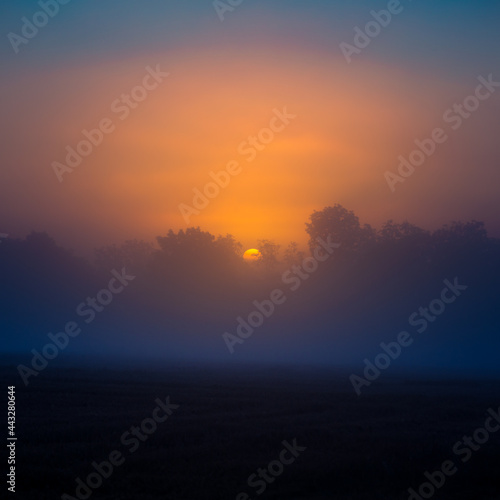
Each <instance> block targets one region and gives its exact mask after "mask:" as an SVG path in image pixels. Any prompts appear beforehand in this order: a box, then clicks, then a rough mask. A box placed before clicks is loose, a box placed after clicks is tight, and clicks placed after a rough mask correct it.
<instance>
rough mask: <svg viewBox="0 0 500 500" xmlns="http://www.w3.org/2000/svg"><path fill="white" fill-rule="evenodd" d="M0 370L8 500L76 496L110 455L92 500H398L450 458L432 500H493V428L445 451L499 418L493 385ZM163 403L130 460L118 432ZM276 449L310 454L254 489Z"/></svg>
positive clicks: (496, 458)
mask: <svg viewBox="0 0 500 500" xmlns="http://www.w3.org/2000/svg"><path fill="white" fill-rule="evenodd" d="M1 375H2V376H1V378H2V382H3V387H4V388H5V389H4V390H5V392H6V391H7V386H8V385H12V384H15V385H16V395H17V415H16V417H17V437H18V441H17V450H16V453H17V454H16V460H17V463H16V466H17V470H16V475H17V483H16V486H17V487H16V494H15V495H14V494H9V495H8V496H9V497H10V498H17V499H36V500H44V499H60V498H61V496H62V495H63V494H64V493H67V494H69V495H71V496H72V497H74V498H77V496H76V494H75V488H76V482H75V480H76V478H77V477H80V478H82V479H83V480H85V479H86V478H87V476H88V475H89V473H91V472H92V471H93V469H92V466H91V464H92V462H93V461H96V462H102V461H103V460H107V459H108V457H109V455H110V453H111V452H112V451H113V450H118V451H120V452H121V453H122V455H123V457H125V462H124V463H123V464H122V465H120V466H118V467H115V469H114V471H113V473H112V474H111V475H110V477H108V478H107V479H104V480H103V484H102V486H100V487H99V488H97V489H95V490H92V494H91V495H90V497H89V498H91V499H94V498H95V499H120V500H146V499H147V500H157V499H164V500H168V499H172V500H174V499H175V500H184V499H185V500H197V499H217V500H218V499H231V500H234V499H236V498H240V499H241V500H244V499H246V498H247V497H246V496H245V495H242V496H240V497H238V494H239V493H246V494H247V495H248V498H252V499H255V498H259V499H262V500H265V499H280V500H285V499H310V500H319V499H328V500H330V499H339V500H344V499H346V500H347V499H354V500H356V499H360V500H361V499H366V500H377V499H407V498H408V497H409V494H408V491H407V490H408V488H409V487H414V488H417V489H418V487H419V485H420V484H421V483H422V482H424V481H425V480H426V479H425V477H424V472H425V471H430V472H433V471H435V470H436V469H438V468H440V467H441V464H442V463H443V462H444V461H445V460H450V459H451V460H453V461H454V463H455V464H456V465H457V472H456V473H455V474H454V475H453V476H451V477H449V478H447V479H446V482H445V484H444V486H443V487H442V488H440V489H439V490H438V491H437V492H436V493H435V494H434V498H436V499H437V498H439V499H454V500H461V499H464V500H471V499H473V500H497V499H500V479H499V478H500V474H499V470H500V432H497V433H492V434H491V435H490V436H489V439H488V441H487V442H486V443H484V444H483V445H482V446H481V447H480V449H478V450H477V451H474V452H472V455H471V456H470V459H469V460H467V461H466V463H463V462H462V458H465V453H464V454H463V455H460V456H459V455H456V454H454V453H453V447H454V445H455V443H456V442H457V441H459V440H461V439H462V438H463V437H464V436H466V435H471V434H473V432H474V431H475V430H476V429H477V428H479V427H482V426H483V425H484V422H485V419H486V417H487V413H486V412H487V410H488V409H489V408H493V409H494V410H498V408H499V406H500V388H499V384H498V383H497V382H463V381H456V382H455V381H446V382H442V381H441V382H433V381H415V380H412V379H409V378H406V379H405V378H401V379H389V378H388V377H387V376H384V377H381V379H380V380H378V381H377V382H375V383H374V384H373V385H372V387H370V388H368V389H366V390H365V393H364V394H363V395H361V396H360V397H358V396H356V394H354V392H353V390H352V387H351V386H350V384H349V382H348V379H347V377H346V376H345V375H344V376H340V375H335V374H332V373H318V372H316V373H312V372H306V371H300V370H293V371H287V370H278V369H275V370H271V369H266V370H256V369H252V368H245V369H242V368H240V369H239V370H238V371H233V370H229V369H228V370H215V369H208V368H207V369H200V368H198V369H193V368H184V369H175V370H174V369H166V370H163V371H154V372H153V371H151V372H149V373H148V372H146V371H134V370H130V371H119V370H97V369H93V370H90V369H88V370H86V369H53V370H51V369H50V368H48V369H47V370H45V371H44V372H42V373H41V374H40V375H39V376H38V378H37V379H36V380H35V379H32V380H33V381H32V382H31V383H30V385H29V386H28V387H26V388H25V387H24V386H23V385H22V383H21V381H20V379H19V378H18V377H17V375H16V371H15V369H13V368H10V369H7V368H2V370H1ZM167 396H170V401H171V403H175V404H178V405H179V408H178V409H176V410H174V411H173V413H172V415H171V416H170V417H169V418H168V420H167V421H166V422H164V423H161V424H159V425H158V429H157V430H156V431H155V432H153V433H152V434H151V435H150V436H149V437H148V438H147V440H146V441H144V442H141V443H140V444H139V447H138V448H137V450H135V451H134V452H130V448H131V447H132V445H131V444H128V445H124V444H123V443H122V440H121V436H122V435H123V433H124V432H126V431H128V430H130V428H131V426H134V425H140V424H141V422H142V421H143V420H144V419H145V418H147V417H151V415H152V412H153V409H154V408H155V407H156V403H155V400H156V398H160V399H163V400H165V398H166V397H167ZM5 420H6V419H5ZM148 429H149V428H148ZM284 440H286V441H288V442H289V443H291V444H292V443H293V440H296V443H297V445H298V446H300V447H306V449H305V450H304V451H301V452H300V453H299V454H298V457H296V459H295V461H294V462H293V463H291V464H288V465H284V466H283V471H282V473H281V474H279V475H277V476H276V477H273V476H272V474H269V475H268V476H267V477H269V478H270V480H272V482H270V483H269V484H268V483H267V481H265V480H259V478H255V477H254V480H255V481H256V482H255V483H254V486H249V484H248V482H247V481H248V478H249V476H251V475H252V474H254V473H256V472H257V469H258V468H264V469H267V467H268V465H269V464H270V462H272V461H274V460H277V459H279V458H280V453H281V451H282V449H283V444H282V442H283V441H284ZM290 456H291V455H289V454H287V455H286V458H287V459H288V458H289V457H290ZM5 463H6V459H5V460H3V464H5ZM274 466H275V467H277V468H276V469H273V470H276V471H277V472H278V473H279V472H280V471H279V467H280V466H279V464H276V463H274ZM2 470H4V469H2ZM4 477H5V476H4ZM94 479H95V478H94ZM258 481H260V482H258ZM262 484H266V489H265V491H263V492H262V493H261V494H260V495H259V494H257V491H260V490H262ZM3 488H5V491H6V489H7V485H6V484H5V485H4V486H3ZM427 491H428V490H424V492H425V493H427ZM84 493H85V492H84ZM2 495H3V494H2ZM67 498H69V497H67ZM81 498H83V496H81Z"/></svg>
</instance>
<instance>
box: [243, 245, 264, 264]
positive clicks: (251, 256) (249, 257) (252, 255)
mask: <svg viewBox="0 0 500 500" xmlns="http://www.w3.org/2000/svg"><path fill="white" fill-rule="evenodd" d="M261 257H262V254H261V253H260V252H259V251H258V250H257V249H255V248H250V249H248V250H247V251H246V252H245V253H244V254H243V258H244V259H245V260H246V261H248V262H250V261H252V262H253V261H255V260H259V259H260V258H261Z"/></svg>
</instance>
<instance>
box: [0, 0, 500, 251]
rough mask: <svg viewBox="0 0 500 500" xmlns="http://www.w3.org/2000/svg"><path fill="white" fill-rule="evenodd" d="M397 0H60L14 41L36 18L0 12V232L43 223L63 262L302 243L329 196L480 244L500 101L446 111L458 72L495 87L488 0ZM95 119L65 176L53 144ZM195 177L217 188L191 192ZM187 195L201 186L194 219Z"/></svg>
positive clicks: (363, 214) (490, 193) (470, 91)
mask: <svg viewBox="0 0 500 500" xmlns="http://www.w3.org/2000/svg"><path fill="white" fill-rule="evenodd" d="M41 3H43V2H41ZM48 3H50V2H48ZM398 4H399V2H389V3H387V2H367V1H360V2H349V1H346V2H337V1H328V2H327V1H319V0H308V1H286V2H285V1H284V0H283V1H278V0H268V1H265V2H264V1H259V0H244V1H243V2H241V4H240V5H239V6H236V7H234V8H231V9H227V10H224V12H222V13H221V12H219V13H218V12H217V11H216V8H215V7H214V5H213V2H211V1H209V0H203V1H199V0H196V1H190V2H180V1H160V0H158V1H156V0H148V1H146V2H144V1H143V2H139V1H133V0H120V1H118V0H108V1H107V2H102V1H97V0H87V1H85V2H80V1H78V0H70V1H68V2H67V3H66V4H64V5H60V4H57V5H58V7H57V8H58V12H57V13H56V14H55V15H54V16H53V17H51V18H50V19H48V21H47V23H46V24H45V25H44V26H42V27H39V28H38V32H37V33H35V34H34V35H33V33H32V32H30V31H29V29H30V28H29V27H28V28H26V27H25V28H24V30H25V31H26V30H28V35H29V36H31V38H26V37H25V38H24V42H19V40H20V39H19V38H16V36H22V35H23V33H22V29H23V25H24V24H25V21H24V20H23V18H26V19H27V20H28V22H30V21H33V18H34V16H35V17H36V15H37V12H39V11H41V6H40V4H39V3H38V2H34V1H19V0H8V1H5V2H3V3H2V4H1V7H0V33H1V34H2V36H3V38H2V40H3V42H2V43H1V44H0V58H1V61H2V71H1V73H0V92H1V94H2V100H1V104H0V106H1V111H2V116H3V117H4V120H2V125H1V130H0V132H1V143H2V168H1V169H0V183H1V185H2V188H3V189H2V193H1V196H0V213H1V215H2V217H1V221H0V223H1V227H0V232H1V233H7V234H9V235H11V236H15V237H23V236H25V235H26V234H28V233H29V232H30V231H32V230H36V231H47V232H48V233H49V234H50V235H51V236H53V237H54V238H55V239H56V240H57V241H58V242H60V243H61V244H63V245H64V246H67V247H71V248H74V249H75V250H77V252H79V253H83V254H86V253H88V252H90V250H91V249H92V248H94V247H98V246H103V245H107V244H110V243H114V242H121V241H124V240H127V239H131V238H141V239H145V240H153V239H154V238H155V237H156V236H158V235H163V234H166V232H167V231H168V229H171V228H172V229H174V230H178V229H183V228H186V227H188V226H200V227H201V228H202V229H204V230H207V231H210V232H211V233H214V234H226V233H230V234H233V235H234V236H235V237H236V238H237V239H238V240H239V241H241V242H242V243H243V245H244V246H245V247H247V248H252V247H255V246H256V242H257V241H258V240H259V239H272V240H274V241H276V242H278V243H280V244H283V245H285V244H286V243H288V242H289V241H290V240H295V241H298V242H299V243H300V244H304V243H305V242H306V236H307V235H306V233H305V226H304V224H305V222H306V221H307V219H308V217H309V215H310V214H311V213H312V212H313V211H314V210H320V209H322V208H323V207H325V206H329V205H333V204H334V203H340V204H342V205H344V206H345V207H346V208H348V209H350V210H353V211H354V212H355V213H356V214H357V215H358V216H359V217H360V219H361V221H362V222H366V223H370V224H372V225H374V226H375V227H379V226H380V225H381V224H382V223H383V222H384V221H386V220H387V219H394V220H396V221H399V222H401V221H403V220H409V221H411V222H413V223H415V224H418V225H421V226H423V227H426V228H430V229H432V228H437V227H439V226H441V225H442V224H444V223H447V222H450V221H453V220H470V219H477V220H483V221H485V223H486V227H487V229H488V231H489V233H490V234H491V235H494V236H500V218H499V215H498V201H497V199H498V195H497V189H498V188H497V186H498V182H499V180H500V173H499V170H498V162H499V159H500V153H499V150H498V147H497V141H498V139H497V136H498V130H499V125H500V118H499V117H500V114H499V113H498V111H499V109H500V91H499V90H498V88H496V87H495V86H494V85H493V87H492V89H491V92H489V95H488V96H487V97H484V100H481V101H480V102H478V103H477V104H478V107H477V109H474V111H471V112H470V113H466V114H467V115H468V116H467V117H465V116H462V117H461V118H457V116H458V115H457V112H456V111H453V106H454V105H456V104H463V103H464V100H465V99H466V98H468V97H469V96H471V95H474V93H475V91H476V89H477V87H478V85H479V84H480V82H481V80H478V78H481V77H483V78H484V79H486V81H487V80H488V78H489V79H490V81H500V70H499V69H498V65H497V64H496V62H497V60H498V46H499V44H498V42H499V38H500V35H499V32H498V19H499V13H500V5H499V4H498V3H497V2H487V1H482V2H472V1H456V0H455V1H452V0H448V1H447V0H445V1H440V2H432V1H430V0H429V1H424V0H422V1H413V2H412V1H410V0H407V1H404V2H401V3H400V4H399V6H397V5H398ZM51 5H52V4H51ZM389 6H392V7H393V8H394V10H395V11H396V10H397V11H398V13H397V14H392V15H391V19H390V21H388V22H387V23H386V24H387V25H386V26H385V27H381V26H380V25H379V26H378V28H377V26H375V28H374V29H376V30H377V32H379V33H378V34H377V35H376V36H373V37H372V38H369V39H368V43H367V44H366V46H364V47H363V48H359V47H357V48H356V51H355V52H352V53H351V54H350V56H348V57H346V56H345V54H344V53H343V50H342V46H341V44H343V43H345V44H350V45H351V47H352V46H353V44H354V43H355V42H354V38H355V34H356V32H355V28H356V27H359V28H360V30H364V29H365V26H366V25H367V23H368V22H370V21H372V22H373V19H374V18H373V14H372V13H371V11H373V10H375V11H377V12H378V11H380V10H386V9H388V8H389ZM396 6H397V7H396ZM47 8H48V7H47ZM221 16H222V17H223V20H221V18H220V17H221ZM382 16H383V15H382ZM36 19H38V20H41V23H42V24H43V22H44V19H43V15H42V16H41V17H40V16H39V17H38V18H36ZM372 28H373V23H372ZM12 34H15V35H12ZM13 40H14V41H13ZM344 47H345V45H344ZM344 50H345V49H344ZM347 59H349V60H350V61H348V60H347ZM151 73H152V74H153V75H156V80H155V79H154V77H153V76H149V77H147V75H150V74H151ZM166 73H168V76H165V74H166ZM143 85H145V86H147V87H148V89H146V90H144V88H143V89H142V90H141V89H139V90H137V89H136V90H135V94H133V92H132V89H134V88H136V87H137V86H143ZM495 89H496V91H495ZM131 92H132V95H135V96H137V99H138V100H137V101H136V100H134V99H133V98H132V100H128V101H124V100H123V99H124V98H123V95H124V94H128V95H130V94H131ZM482 95H484V96H485V95H486V94H484V92H483V94H482ZM125 99H127V98H126V97H125ZM476 101H477V100H476ZM467 102H468V103H469V105H470V106H472V107H474V106H475V104H476V103H475V101H474V99H472V100H470V99H469V101H467ZM446 113H448V114H446ZM283 116H284V117H283ZM287 116H288V118H287ZM445 116H447V119H445V118H444V117H445ZM275 117H277V119H278V121H277V119H275ZM280 117H281V118H280ZM102 123H105V124H106V126H107V127H108V128H107V130H108V133H102V134H101V135H102V140H101V141H100V142H99V141H98V139H95V138H96V137H97V138H99V137H100V135H99V133H97V135H95V134H94V139H95V140H96V141H97V142H99V144H98V145H96V146H93V147H92V146H91V152H90V153H89V154H88V155H87V156H85V157H83V158H82V159H81V162H80V163H79V165H78V166H76V167H75V168H70V167H69V166H68V165H67V161H66V156H67V154H68V150H67V148H68V147H70V148H73V149H75V148H77V147H78V145H79V144H80V143H81V141H82V140H85V137H84V134H83V133H82V131H84V130H86V131H91V130H94V129H96V127H99V125H100V124H102ZM271 124H272V127H274V128H275V129H276V130H274V131H273V130H270V129H269V127H271ZM437 128H441V129H442V130H443V134H444V135H442V136H441V137H443V136H446V140H444V141H443V142H442V143H440V144H436V143H434V149H435V151H434V152H433V153H432V154H430V156H428V157H426V158H425V161H424V163H423V164H422V165H419V166H417V167H415V169H414V172H413V173H412V174H411V175H409V176H407V177H405V178H402V177H401V176H400V180H402V181H403V182H397V183H396V184H393V185H392V187H393V188H394V189H391V186H390V185H389V184H390V183H389V182H388V180H387V172H392V173H394V174H398V164H399V162H400V160H398V158H399V157H400V155H402V156H403V157H404V158H406V159H408V158H409V156H410V154H411V153H412V151H413V150H415V149H416V148H417V146H416V143H415V141H416V140H420V141H422V140H425V139H429V137H431V136H432V133H433V131H434V130H435V129H437ZM265 129H268V130H267V131H266V130H265ZM259 134H261V135H260V136H259ZM252 137H257V138H258V142H257V143H255V142H254V143H253V144H254V145H253V146H252V145H250V142H251V141H252V139H251V138H252ZM260 138H262V139H260ZM264 142H265V143H264ZM82 148H83V151H87V150H85V147H84V146H82ZM251 151H253V153H252V152H251ZM87 152H88V151H87ZM417 156H418V155H417ZM249 160H250V161H249ZM55 162H57V164H58V165H59V166H58V167H57V168H56V169H55V168H54V164H55ZM62 165H66V167H64V166H62ZM228 165H231V167H228ZM227 168H230V169H232V170H231V172H232V173H231V174H229V173H227ZM61 169H62V170H61ZM56 170H57V172H58V173H57V172H56ZM222 171H225V172H226V173H225V174H222V173H221V172H222ZM211 173H212V175H216V176H218V178H219V180H220V182H221V184H223V185H225V187H219V188H218V189H217V188H214V186H213V185H212V191H210V189H211V188H207V185H208V184H209V183H211V182H213V178H212V177H211ZM398 175H399V174H398ZM195 189H199V190H200V191H203V190H205V189H208V190H209V193H211V195H213V194H214V193H215V192H216V191H218V192H217V193H216V194H215V196H212V197H211V198H207V200H206V202H205V204H206V206H203V203H204V202H203V200H202V201H200V200H198V203H201V204H200V205H198V208H197V207H195V205H194V203H195V202H194V201H193V197H194V196H195V191H194V190H195ZM214 189H215V191H214ZM186 207H190V208H186ZM200 207H202V208H200ZM186 210H187V212H186ZM186 213H187V214H188V215H187V216H184V215H185V214H186Z"/></svg>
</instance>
